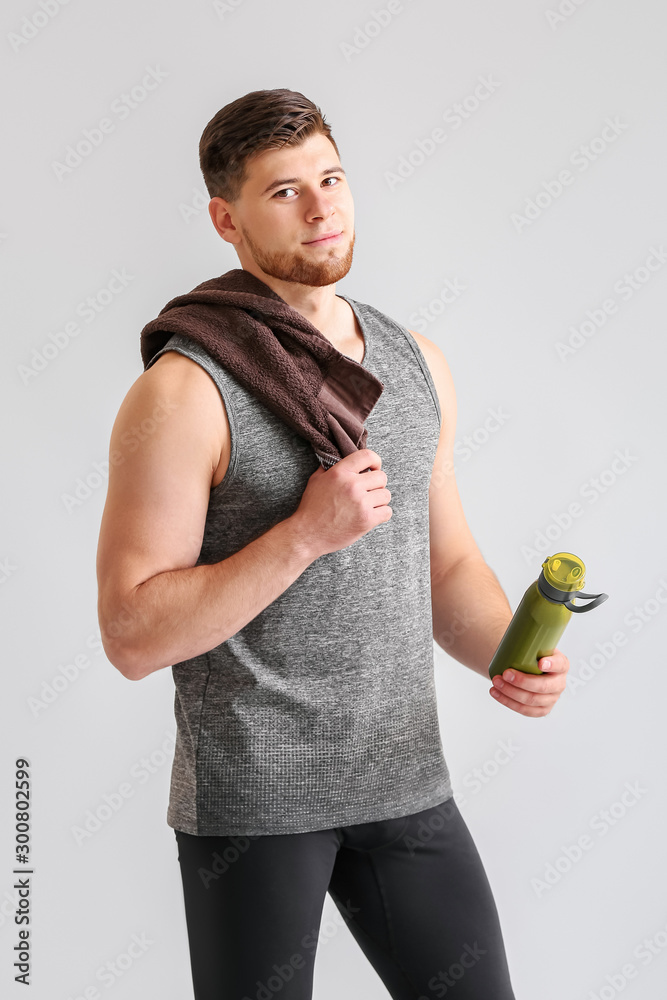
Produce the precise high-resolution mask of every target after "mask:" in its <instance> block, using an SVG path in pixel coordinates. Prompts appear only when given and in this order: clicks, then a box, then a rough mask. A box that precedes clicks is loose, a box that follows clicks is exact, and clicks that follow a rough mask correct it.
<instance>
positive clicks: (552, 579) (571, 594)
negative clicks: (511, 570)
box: [537, 552, 609, 612]
mask: <svg viewBox="0 0 667 1000" xmlns="http://www.w3.org/2000/svg"><path fill="white" fill-rule="evenodd" d="M585 575H586V567H585V566H584V564H583V562H582V561H581V559H579V558H578V557H577V556H573V555H572V553H571V552H557V553H556V555H555V556H548V557H547V558H546V559H545V560H544V562H543V563H542V572H541V573H540V575H539V577H538V580H537V587H538V590H539V591H540V593H541V594H542V596H543V597H546V599H547V600H548V601H552V602H553V603H554V604H564V605H565V607H566V608H568V609H569V610H570V611H579V612H582V611H590V610H591V609H592V608H597V607H598V605H600V604H602V603H603V602H604V601H606V600H607V598H608V597H609V595H608V594H585V593H584V591H583V589H582V588H583V587H584V577H585ZM576 597H586V598H590V597H593V598H595V600H592V601H590V602H589V603H588V604H574V603H573V600H574V599H575V598H576Z"/></svg>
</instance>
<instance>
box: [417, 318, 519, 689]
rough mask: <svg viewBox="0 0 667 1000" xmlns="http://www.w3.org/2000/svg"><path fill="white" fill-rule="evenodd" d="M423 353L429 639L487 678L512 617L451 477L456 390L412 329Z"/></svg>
mask: <svg viewBox="0 0 667 1000" xmlns="http://www.w3.org/2000/svg"><path fill="white" fill-rule="evenodd" d="M410 333H412V335H413V337H414V338H415V340H416V341H417V343H418V345H419V347H420V348H421V350H422V353H423V354H424V357H425V358H426V361H427V364H428V366H429V370H430V372H431V375H432V376H433V381H434V383H435V387H436V390H437V393H438V401H439V403H440V409H441V412H442V425H441V430H440V439H439V442H438V448H437V452H436V456H435V461H434V463H433V469H432V472H431V482H430V487H429V531H430V559H431V601H432V607H433V638H434V639H435V641H436V642H437V643H438V645H439V646H440V647H441V648H442V649H444V650H445V651H446V652H447V653H449V654H450V656H452V657H454V659H455V660H458V661H459V662H460V663H463V664H464V665H465V666H466V667H469V668H470V669H471V670H474V671H475V672H476V673H479V674H481V675H482V676H484V677H486V678H487V679H488V667H489V663H490V662H491V657H492V656H493V654H494V652H495V650H496V648H497V646H498V643H499V642H500V640H501V638H502V636H503V633H504V632H505V629H506V628H507V626H508V624H509V622H510V619H511V617H512V611H511V608H510V605H509V602H508V600H507V597H506V596H505V593H504V591H503V589H502V587H501V586H500V583H499V582H498V579H497V577H496V575H495V573H494V572H493V571H492V569H491V568H490V567H489V566H488V565H487V563H486V562H485V560H484V557H483V556H482V553H481V552H480V550H479V548H478V546H477V543H476V542H475V539H474V538H473V536H472V533H471V531H470V528H469V526H468V523H467V521H466V518H465V515H464V512H463V507H462V504H461V498H460V496H459V492H458V488H457V485H456V479H455V476H454V435H455V431H456V394H455V391H454V382H453V379H452V375H451V372H450V370H449V366H448V364H447V362H446V360H445V357H444V355H443V353H442V351H441V350H440V348H439V347H438V346H437V345H436V344H434V343H432V341H430V340H428V339H427V338H426V337H424V336H423V335H421V334H417V333H415V332H413V331H412V330H411V331H410Z"/></svg>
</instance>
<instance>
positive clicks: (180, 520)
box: [97, 351, 315, 680]
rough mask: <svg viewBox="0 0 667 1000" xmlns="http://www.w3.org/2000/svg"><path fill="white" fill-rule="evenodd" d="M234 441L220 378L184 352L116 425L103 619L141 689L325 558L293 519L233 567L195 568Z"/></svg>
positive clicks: (102, 563)
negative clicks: (224, 458)
mask: <svg viewBox="0 0 667 1000" xmlns="http://www.w3.org/2000/svg"><path fill="white" fill-rule="evenodd" d="M228 433H229V430H228V424H227V418H226V414H225V412H224V405H223V403H222V398H221V396H220V393H219V390H218V388H217V386H216V385H215V383H214V382H213V380H212V379H211V378H210V376H209V375H208V373H207V372H205V371H204V369H202V368H201V366H200V365H198V364H197V363H196V362H194V361H192V360H191V359H189V358H186V357H184V356H183V355H180V354H177V353H175V352H173V351H170V352H167V353H166V354H165V355H163V356H162V357H161V358H159V359H158V361H156V362H155V364H154V365H153V366H152V367H151V368H149V369H148V371H146V372H144V373H143V374H142V375H141V376H140V377H139V378H138V379H137V381H136V382H135V383H134V385H133V386H132V387H131V388H130V390H129V392H128V394H127V396H126V397H125V399H124V401H123V403H122V405H121V408H120V410H119V413H118V416H117V417H116V421H115V423H114V427H113V430H112V434H111V442H110V449H109V469H110V472H109V486H108V492H107V499H106V504H105V508H104V513H103V517H102V523H101V528H100V537H99V544H98V552H97V580H98V617H99V622H100V630H101V635H102V643H103V646H104V651H105V653H106V655H107V657H108V659H109V660H110V662H111V663H112V664H113V665H114V666H115V667H117V668H118V670H120V672H121V673H122V674H123V675H124V676H125V677H127V678H129V679H130V680H140V679H141V678H143V677H145V676H146V675H147V674H149V673H152V672H153V671H154V670H159V669H161V668H162V667H166V666H170V665H171V664H173V663H179V662H180V661H182V660H185V659H188V658H190V657H193V656H197V655H198V654H200V653H204V652H207V651H208V650H210V649H213V648H214V647H215V646H217V645H219V644H220V643H222V642H224V641H225V640H226V639H228V638H229V637H230V636H232V635H234V634H235V633H236V632H237V631H238V630H239V629H241V628H243V627H244V626H245V625H247V623H248V622H249V621H251V620H252V619H253V618H254V617H256V615H257V614H259V612H260V611H262V610H263V609H264V608H265V607H267V605H269V604H270V603H271V602H272V601H274V600H275V599H276V598H277V597H278V596H279V595H280V594H281V593H282V592H283V591H284V590H286V589H287V588H288V587H289V586H290V585H291V584H292V583H293V582H294V580H295V579H297V577H298V576H300V575H301V573H302V572H303V571H304V570H305V569H306V568H307V566H308V565H310V563H311V562H312V561H313V559H314V558H315V556H314V555H313V554H312V553H311V551H310V550H309V549H308V548H307V547H306V545H305V544H304V542H303V539H302V536H301V534H300V532H299V530H298V529H297V527H296V520H292V519H291V518H287V519H286V520H284V521H280V522H279V523H278V524H276V525H274V526H273V527H272V528H271V529H269V530H268V531H267V532H265V534H263V535H261V536H260V537H259V538H257V539H255V540H254V541H253V542H251V543H250V544H249V545H247V546H245V547H244V548H243V549H241V550H239V551H238V552H236V553H234V554H233V555H231V556H229V557H228V558H227V559H224V560H222V561H221V562H219V563H215V564H213V565H201V566H195V563H196V561H197V559H198V557H199V552H200V550H201V543H202V538H203V533H204V524H205V520H206V512H207V508H208V501H209V493H210V489H211V481H212V477H213V473H214V471H215V469H216V468H217V466H218V464H219V461H220V455H221V449H222V447H223V445H224V443H225V435H226V434H228Z"/></svg>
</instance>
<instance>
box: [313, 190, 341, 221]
mask: <svg viewBox="0 0 667 1000" xmlns="http://www.w3.org/2000/svg"><path fill="white" fill-rule="evenodd" d="M334 212H335V208H334V206H333V205H332V203H331V201H330V200H329V197H328V195H327V194H326V192H324V191H314V192H313V194H312V196H311V198H310V200H309V202H308V210H307V215H308V218H309V219H328V218H329V216H330V215H333V213H334Z"/></svg>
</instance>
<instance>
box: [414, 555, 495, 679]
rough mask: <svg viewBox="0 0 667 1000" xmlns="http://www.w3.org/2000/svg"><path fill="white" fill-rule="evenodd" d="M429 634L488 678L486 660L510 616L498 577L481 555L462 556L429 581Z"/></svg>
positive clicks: (471, 667) (453, 654) (460, 659)
mask: <svg viewBox="0 0 667 1000" xmlns="http://www.w3.org/2000/svg"><path fill="white" fill-rule="evenodd" d="M431 603H432V610H433V638H434V639H435V641H436V642H437V644H438V645H439V646H440V647H441V649H444V650H445V652H446V653H449V655H450V656H452V657H454V659H455V660H458V661H459V662H460V663H463V664H464V665H465V666H466V667H469V668H470V669H471V670H474V671H475V672H476V673H478V674H481V675H482V676H483V677H485V678H487V680H488V671H489V663H490V662H491V658H492V657H493V654H494V653H495V651H496V649H497V648H498V644H499V642H500V640H501V639H502V637H503V635H504V633H505V630H506V628H507V626H508V625H509V623H510V619H511V618H512V609H511V607H510V605H509V602H508V600H507V597H506V596H505V593H504V591H503V590H502V587H501V586H500V583H499V582H498V578H497V577H496V575H495V573H494V572H493V570H492V569H491V568H490V567H489V566H488V565H487V563H486V562H484V560H483V559H481V558H479V559H477V558H474V559H473V558H471V559H464V560H462V561H461V562H460V563H457V564H456V565H455V566H454V567H453V568H452V569H451V570H450V572H449V573H447V574H445V576H444V577H442V578H441V579H439V580H437V581H435V582H433V583H432V585H431Z"/></svg>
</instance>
